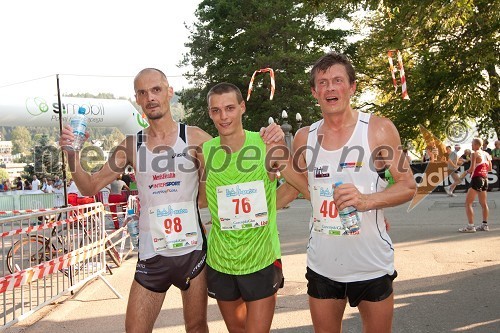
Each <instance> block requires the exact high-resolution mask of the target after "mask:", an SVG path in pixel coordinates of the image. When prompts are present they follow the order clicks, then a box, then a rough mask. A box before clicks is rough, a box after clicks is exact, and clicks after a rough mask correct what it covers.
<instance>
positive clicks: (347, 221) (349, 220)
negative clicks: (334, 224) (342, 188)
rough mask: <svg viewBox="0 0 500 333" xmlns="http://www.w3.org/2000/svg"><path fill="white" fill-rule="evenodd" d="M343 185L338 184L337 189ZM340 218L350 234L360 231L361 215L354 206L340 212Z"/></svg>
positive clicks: (336, 184)
mask: <svg viewBox="0 0 500 333" xmlns="http://www.w3.org/2000/svg"><path fill="white" fill-rule="evenodd" d="M339 185H342V182H336V183H335V187H337V186H339ZM339 217H340V222H341V223H342V226H343V227H344V228H345V229H347V230H349V232H350V233H354V232H357V231H358V230H359V215H358V210H357V209H356V208H354V207H353V206H348V207H345V208H344V209H342V210H339Z"/></svg>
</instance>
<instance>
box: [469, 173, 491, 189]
mask: <svg viewBox="0 0 500 333" xmlns="http://www.w3.org/2000/svg"><path fill="white" fill-rule="evenodd" d="M470 187H471V188H472V189H473V190H476V191H478V192H481V191H487V190H488V178H486V177H480V176H477V177H472V179H471V181H470Z"/></svg>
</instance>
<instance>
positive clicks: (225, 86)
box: [207, 82, 243, 104]
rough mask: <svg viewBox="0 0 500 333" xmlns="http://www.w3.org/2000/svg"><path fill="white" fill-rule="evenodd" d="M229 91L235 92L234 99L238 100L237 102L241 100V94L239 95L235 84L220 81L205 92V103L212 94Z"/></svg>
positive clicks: (239, 92) (239, 91) (238, 89)
mask: <svg viewBox="0 0 500 333" xmlns="http://www.w3.org/2000/svg"><path fill="white" fill-rule="evenodd" d="M230 92H234V93H235V94H236V99H237V100H238V103H241V102H243V95H241V90H240V88H238V87H237V86H235V85H234V84H232V83H228V82H221V83H217V84H216V85H215V86H213V87H212V88H211V89H210V90H209V91H208V93H207V104H208V100H209V99H210V96H212V95H222V94H227V93H230Z"/></svg>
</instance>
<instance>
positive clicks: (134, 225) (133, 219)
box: [123, 209, 139, 248]
mask: <svg viewBox="0 0 500 333" xmlns="http://www.w3.org/2000/svg"><path fill="white" fill-rule="evenodd" d="M123 225H126V226H127V228H128V233H129V234H130V239H131V240H132V245H133V246H134V247H135V248H138V247H139V216H137V214H135V213H134V210H133V209H129V210H128V211H127V217H125V220H124V221H123Z"/></svg>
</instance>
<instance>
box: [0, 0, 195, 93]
mask: <svg viewBox="0 0 500 333" xmlns="http://www.w3.org/2000/svg"><path fill="white" fill-rule="evenodd" d="M199 3H200V0H182V1H177V0H143V1H131V0H121V1H117V0H100V1H97V0H86V1H71V0H66V1H62V0H45V1H39V0H26V1H5V2H3V3H2V10H1V11H0V45H2V47H1V52H0V98H2V96H8V95H16V96H18V95H19V96H21V95H33V94H36V95H38V96H42V95H46V94H49V95H54V94H56V87H57V85H56V76H55V75H56V74H59V83H60V89H61V93H62V94H65V93H79V92H81V93H83V92H90V93H94V94H96V93H98V92H104V93H113V94H114V95H115V96H116V97H127V98H128V97H133V94H134V91H133V77H134V76H135V75H136V74H137V72H138V71H140V70H141V69H143V68H145V67H156V68H159V69H161V70H162V71H164V72H165V74H167V76H168V77H169V82H170V84H171V85H172V86H173V87H174V90H176V91H179V90H180V89H181V88H182V87H187V86H188V82H187V81H186V80H185V79H184V78H183V77H182V74H183V73H185V72H186V68H178V67H177V65H178V63H179V62H180V61H181V59H182V54H183V53H186V52H187V51H188V49H187V48H185V47H184V43H186V42H187V41H188V35H189V32H188V30H187V29H186V28H185V27H184V22H185V23H187V24H188V25H192V23H193V22H194V20H195V16H194V12H195V10H196V8H197V6H198V4H199ZM102 76H105V77H102ZM38 78H43V79H39V80H34V81H31V80H33V79H38ZM25 81H30V82H25ZM21 82H25V83H21ZM16 83H19V84H16Z"/></svg>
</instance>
